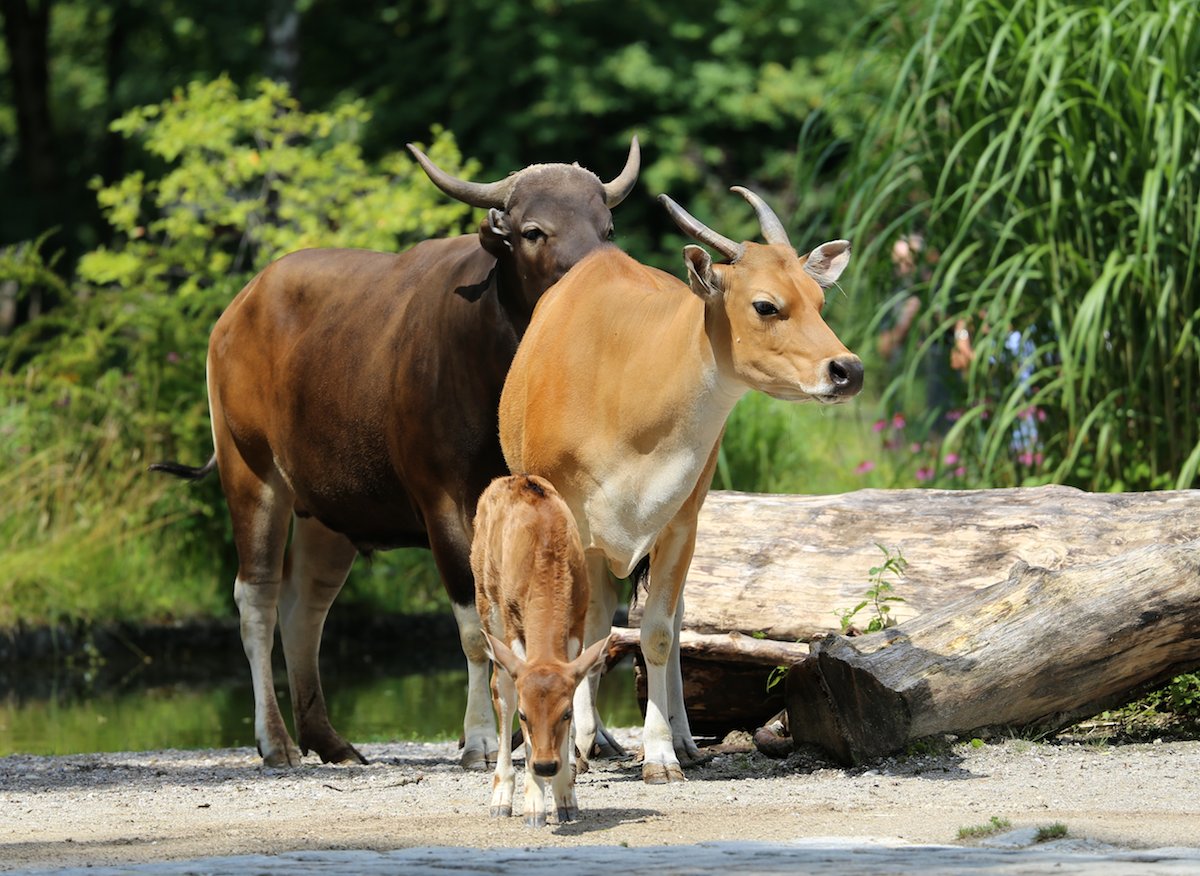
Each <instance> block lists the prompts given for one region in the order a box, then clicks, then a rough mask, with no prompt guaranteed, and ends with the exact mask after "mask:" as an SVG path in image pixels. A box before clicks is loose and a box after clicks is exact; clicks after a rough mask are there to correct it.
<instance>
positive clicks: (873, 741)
mask: <svg viewBox="0 0 1200 876" xmlns="http://www.w3.org/2000/svg"><path fill="white" fill-rule="evenodd" d="M829 638H830V639H837V638H838V637H837V636H830V637H829ZM815 650H816V653H814V654H812V655H811V656H809V657H808V658H807V659H805V660H804V661H803V662H801V663H798V664H796V665H795V666H793V667H792V669H791V671H790V672H789V673H788V677H787V693H786V700H787V712H788V723H789V725H790V726H791V729H792V740H793V743H795V744H803V743H810V744H814V745H818V746H820V747H821V748H823V749H824V750H825V751H826V752H828V753H829V754H830V756H832V757H833V758H834V759H835V760H837V761H838V762H839V763H843V764H847V765H853V764H859V763H862V762H863V761H867V760H871V759H873V758H876V757H881V756H882V755H885V754H888V753H890V752H893V751H895V750H896V749H897V748H900V747H902V746H903V745H904V744H905V742H906V741H907V740H908V736H909V725H910V724H911V723H912V719H911V717H910V715H909V710H908V706H907V704H906V703H905V701H904V698H903V697H901V696H900V695H899V694H898V693H896V692H895V691H893V690H890V689H888V688H887V687H885V686H884V685H882V684H880V682H879V681H878V679H876V678H875V677H874V676H873V675H871V674H870V673H869V672H866V671H864V670H861V669H859V668H857V667H855V666H853V665H851V664H849V663H847V662H845V661H843V660H839V659H836V658H833V657H831V656H829V655H827V654H824V653H822V652H821V651H820V649H819V648H818V649H815Z"/></svg>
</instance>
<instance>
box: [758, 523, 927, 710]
mask: <svg viewBox="0 0 1200 876" xmlns="http://www.w3.org/2000/svg"><path fill="white" fill-rule="evenodd" d="M875 547H877V548H879V549H880V550H881V551H883V562H882V563H881V564H880V565H878V566H872V567H871V568H870V569H869V570H868V571H867V575H868V576H869V579H868V583H869V585H870V586H869V587H868V588H867V593H866V599H864V600H863V601H862V602H860V603H859V604H858V605H856V606H854V608H850V609H846V610H844V611H838V612H834V614H836V615H837V617H838V622H839V623H840V625H841V631H842V634H843V635H845V634H846V633H848V632H850V630H851V627H853V624H854V617H855V615H857V614H858V613H859V612H860V611H862V610H863V609H864V608H866V607H867V606H870V607H871V610H872V612H873V613H874V617H872V618H871V620H870V621H868V622H867V627H866V629H865V630H857V628H855V629H856V632H867V633H875V632H878V631H879V630H883V629H886V628H888V627H894V626H895V625H896V618H895V617H893V616H892V613H891V612H892V603H897V602H904V601H905V600H904V597H903V596H897V595H896V594H895V590H894V588H893V587H892V585H891V583H890V582H888V581H885V580H884V576H885V575H894V576H895V577H897V578H902V577H904V570H905V569H906V568H908V560H906V559H905V558H904V555H903V554H902V553H901V552H900V548H886V547H884V546H883V545H881V544H879V542H876V543H875ZM753 635H754V636H755V637H758V635H759V634H758V633H754V634H753ZM789 669H791V667H790V666H776V667H775V668H774V669H772V670H771V674H770V675H768V676H767V690H768V691H770V690H772V689H774V687H775V686H776V685H777V684H779V683H780V682H781V681H783V679H784V678H786V677H787V674H788V670H789Z"/></svg>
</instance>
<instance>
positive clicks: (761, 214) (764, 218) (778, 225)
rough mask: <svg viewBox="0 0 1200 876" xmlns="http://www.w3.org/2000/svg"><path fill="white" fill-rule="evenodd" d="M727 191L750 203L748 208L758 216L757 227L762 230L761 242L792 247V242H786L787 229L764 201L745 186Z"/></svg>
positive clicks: (734, 187)
mask: <svg viewBox="0 0 1200 876" xmlns="http://www.w3.org/2000/svg"><path fill="white" fill-rule="evenodd" d="M729 191H731V192H737V193H738V194H739V195H741V196H742V197H743V198H745V199H746V200H747V201H749V202H750V206H751V207H753V208H754V212H755V213H757V214H758V225H759V227H760V228H762V235H763V240H765V241H766V242H767V243H782V244H783V245H784V246H791V245H792V242H791V241H790V240H788V233H787V229H786V228H784V227H783V223H782V222H780V221H779V217H778V216H776V215H775V211H774V210H772V209H771V208H770V207H769V206H767V202H766V201H764V200H763V199H762V198H760V197H759V196H758V195H756V194H754V192H752V191H750V190H749V189H748V188H746V187H745V186H733V187H732V188H730V190H729Z"/></svg>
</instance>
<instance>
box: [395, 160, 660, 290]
mask: <svg viewBox="0 0 1200 876" xmlns="http://www.w3.org/2000/svg"><path fill="white" fill-rule="evenodd" d="M408 148H409V151H411V152H412V154H413V156H414V157H415V158H416V159H417V161H418V163H420V165H421V167H422V168H423V169H424V170H425V173H426V174H427V175H428V176H429V178H430V180H432V181H433V183H434V185H436V186H437V187H438V188H440V189H441V190H442V191H443V192H445V193H446V194H448V195H450V197H452V198H455V199H456V200H459V201H463V202H464V203H467V204H471V205H473V206H476V207H485V208H487V211H488V213H487V216H486V218H485V219H484V220H483V222H482V223H481V224H480V226H479V240H480V243H481V244H482V245H483V247H484V249H486V250H487V251H488V252H490V253H491V254H492V255H493V256H495V257H496V258H497V260H499V261H500V262H501V263H503V264H504V266H505V267H506V268H507V269H508V271H507V272H508V273H509V274H510V275H511V276H514V277H516V278H517V282H518V285H519V287H520V288H519V290H517V291H518V294H519V296H520V298H521V300H522V302H523V303H524V305H525V306H526V307H527V308H528V310H529V311H532V309H533V305H534V304H536V303H537V300H538V299H539V298H540V297H541V295H542V293H543V292H545V291H546V290H547V289H549V288H550V287H551V286H552V285H554V283H556V282H558V280H559V279H560V278H561V277H562V275H563V274H565V273H566V272H567V271H569V270H570V269H571V267H572V266H574V265H575V263H576V262H578V261H579V260H580V259H582V258H583V257H584V256H586V255H587V254H588V253H590V252H591V251H592V250H594V249H596V248H597V247H599V246H601V245H603V244H604V243H606V242H607V241H609V240H611V239H612V236H613V221H612V212H611V210H612V208H613V207H615V206H616V205H617V204H619V203H621V201H623V200H625V197H626V196H627V195H628V194H629V193H630V192H631V191H632V190H633V186H634V183H636V182H637V175H638V169H639V166H640V162H641V152H640V150H639V148H638V141H637V137H634V138H633V140H632V141H631V142H630V144H629V157H628V158H627V159H626V161H625V169H624V170H622V171H621V173H620V174H619V175H618V176H617V177H616V178H615V179H613V180H612V181H611V182H607V183H606V182H602V181H601V180H600V178H599V177H598V176H596V175H595V174H594V173H592V172H591V171H590V170H585V169H584V168H582V167H580V166H579V165H577V164H534V165H532V166H530V167H527V168H525V169H524V170H520V171H517V172H516V173H513V174H510V175H509V176H508V177H506V178H505V179H502V180H499V181H498V182H493V183H475V182H467V181H466V180H461V179H458V178H457V177H454V176H451V175H450V174H448V173H446V172H445V171H444V170H442V169H441V168H439V167H438V166H437V165H436V164H434V163H433V162H432V161H430V160H429V158H428V157H427V156H426V155H425V154H424V153H422V152H421V150H419V149H417V147H415V146H414V145H412V144H411V143H409V144H408Z"/></svg>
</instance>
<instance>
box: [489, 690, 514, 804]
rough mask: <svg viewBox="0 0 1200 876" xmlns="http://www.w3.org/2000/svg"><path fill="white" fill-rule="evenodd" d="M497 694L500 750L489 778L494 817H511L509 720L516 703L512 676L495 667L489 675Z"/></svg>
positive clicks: (511, 782)
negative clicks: (490, 780)
mask: <svg viewBox="0 0 1200 876" xmlns="http://www.w3.org/2000/svg"><path fill="white" fill-rule="evenodd" d="M492 685H493V690H494V691H495V694H496V713H497V715H498V716H499V718H498V720H499V729H500V733H499V737H500V750H499V752H498V754H497V757H496V773H495V775H494V776H493V778H492V808H491V813H492V815H493V816H494V817H497V818H499V817H504V816H509V815H512V801H513V790H514V786H515V784H516V771H515V770H514V769H513V760H512V719H513V712H514V711H515V709H516V703H517V688H516V685H515V684H513V680H512V676H510V675H509V674H508V673H507V672H505V671H504V669H502V668H501V667H500V666H497V667H496V668H495V669H494V670H493V673H492Z"/></svg>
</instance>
